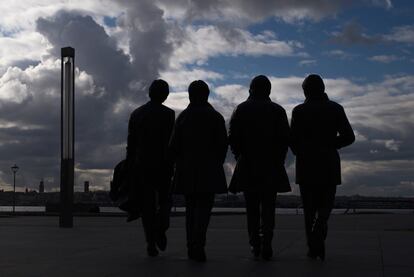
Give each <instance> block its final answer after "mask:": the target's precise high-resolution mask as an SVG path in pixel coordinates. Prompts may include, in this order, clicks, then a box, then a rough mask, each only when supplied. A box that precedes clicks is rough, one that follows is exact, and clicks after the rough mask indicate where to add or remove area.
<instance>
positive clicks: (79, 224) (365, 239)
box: [0, 214, 414, 277]
mask: <svg viewBox="0 0 414 277" xmlns="http://www.w3.org/2000/svg"><path fill="white" fill-rule="evenodd" d="M124 220H125V219H124V218H120V217H81V218H75V227H74V228H73V229H59V228H58V227H57V223H58V218H57V217H46V216H31V217H14V218H13V217H0V276H2V277H3V276H4V277H9V276H42V277H43V276H77V277H78V276H177V277H178V276H191V277H193V276H215V277H220V276H226V277H227V276H238V277H243V276H261V277H264V276H280V277H282V276H289V277H292V276H334V277H340V276H347V277H350V276H351V277H357V276H364V277H368V276H390V277H398V276H410V277H411V276H414V214H405V215H401V214H400V215H391V214H378V215H373V214H371V215H368V214H365V215H363V214H350V215H334V216H333V217H332V220H331V222H330V227H331V228H330V234H329V237H328V241H327V258H326V260H325V262H320V261H310V260H308V259H307V258H306V255H305V253H306V248H305V239H304V233H303V222H302V220H303V219H302V216H301V215H278V216H277V219H276V223H277V230H276V234H275V240H274V243H273V246H274V250H275V252H276V255H275V257H274V259H273V260H272V261H270V262H265V261H260V260H259V261H255V260H254V259H252V258H251V256H250V253H249V247H248V244H247V235H246V230H245V223H246V222H245V218H244V216H243V215H222V216H214V217H213V219H212V222H211V225H210V229H209V232H208V242H207V248H206V251H207V255H208V260H207V262H206V263H204V264H199V263H196V262H192V261H188V260H187V257H186V248H185V232H184V228H183V227H184V218H183V217H174V218H172V222H171V225H172V226H171V229H170V231H169V233H168V237H169V245H168V249H167V251H166V252H165V253H162V254H161V256H160V257H158V258H148V257H146V252H145V243H144V237H143V231H142V226H141V223H140V222H134V223H128V224H127V223H125V222H124Z"/></svg>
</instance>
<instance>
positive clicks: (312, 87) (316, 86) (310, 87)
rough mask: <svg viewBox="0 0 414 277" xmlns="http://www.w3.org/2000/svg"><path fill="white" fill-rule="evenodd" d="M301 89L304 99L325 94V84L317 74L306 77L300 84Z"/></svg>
mask: <svg viewBox="0 0 414 277" xmlns="http://www.w3.org/2000/svg"><path fill="white" fill-rule="evenodd" d="M302 88H303V93H304V94H305V97H306V98H309V97H317V96H319V95H322V94H323V93H324V92H325V84H324V83H323V80H322V78H321V76H319V75H317V74H310V75H308V76H307V77H306V78H305V80H304V81H303V83H302Z"/></svg>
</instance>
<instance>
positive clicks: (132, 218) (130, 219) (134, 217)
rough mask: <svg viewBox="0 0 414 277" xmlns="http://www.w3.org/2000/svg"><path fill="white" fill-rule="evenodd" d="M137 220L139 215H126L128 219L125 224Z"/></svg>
mask: <svg viewBox="0 0 414 277" xmlns="http://www.w3.org/2000/svg"><path fill="white" fill-rule="evenodd" d="M138 218H139V214H136V213H128V217H127V220H126V222H131V221H133V220H136V219H138Z"/></svg>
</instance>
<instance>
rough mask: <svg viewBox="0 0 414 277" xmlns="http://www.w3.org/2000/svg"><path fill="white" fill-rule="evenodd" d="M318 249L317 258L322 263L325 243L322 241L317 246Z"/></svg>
mask: <svg viewBox="0 0 414 277" xmlns="http://www.w3.org/2000/svg"><path fill="white" fill-rule="evenodd" d="M318 248H319V249H318V256H319V259H321V261H324V260H325V242H324V241H322V242H321V243H320V244H319V247H318Z"/></svg>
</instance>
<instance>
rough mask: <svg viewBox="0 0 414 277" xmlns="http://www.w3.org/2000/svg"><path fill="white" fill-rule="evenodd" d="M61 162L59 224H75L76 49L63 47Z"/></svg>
mask: <svg viewBox="0 0 414 277" xmlns="http://www.w3.org/2000/svg"><path fill="white" fill-rule="evenodd" d="M61 54H62V59H61V124H60V125H61V127H60V128H61V129H60V130H61V143H60V145H61V162H60V216H59V226H60V227H63V228H71V227H72V226H73V214H72V209H73V183H74V143H75V141H74V129H75V128H74V127H75V125H74V124H75V123H74V122H75V109H74V105H75V49H73V48H72V47H65V48H62V49H61Z"/></svg>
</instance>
